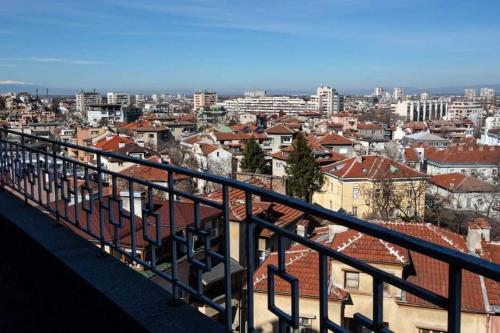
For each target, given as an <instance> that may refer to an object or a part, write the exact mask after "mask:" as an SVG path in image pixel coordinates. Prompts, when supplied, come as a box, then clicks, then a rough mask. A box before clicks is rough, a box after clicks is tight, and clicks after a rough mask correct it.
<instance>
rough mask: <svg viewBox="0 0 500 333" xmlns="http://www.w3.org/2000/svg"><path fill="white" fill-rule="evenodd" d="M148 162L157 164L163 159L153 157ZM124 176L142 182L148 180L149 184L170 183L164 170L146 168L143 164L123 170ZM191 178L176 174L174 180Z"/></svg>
mask: <svg viewBox="0 0 500 333" xmlns="http://www.w3.org/2000/svg"><path fill="white" fill-rule="evenodd" d="M148 161H151V162H156V163H161V159H160V158H159V157H157V156H153V157H151V158H149V159H148ZM120 173H121V174H122V175H125V176H129V177H134V178H137V179H141V180H146V181H149V182H167V181H168V172H167V171H165V170H162V169H158V168H154V167H150V166H146V165H141V164H135V165H132V166H131V167H128V168H126V169H125V170H122V171H121V172H120ZM187 178H189V177H188V176H186V175H182V174H178V173H175V174H174V180H175V181H178V180H183V179H187Z"/></svg>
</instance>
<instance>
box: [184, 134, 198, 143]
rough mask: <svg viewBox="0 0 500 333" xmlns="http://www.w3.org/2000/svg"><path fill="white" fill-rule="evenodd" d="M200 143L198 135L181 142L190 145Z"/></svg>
mask: <svg viewBox="0 0 500 333" xmlns="http://www.w3.org/2000/svg"><path fill="white" fill-rule="evenodd" d="M200 141H201V138H200V137H199V136H198V135H194V136H191V137H189V138H187V139H185V140H183V141H182V142H185V143H187V144H190V145H192V144H195V143H197V142H200Z"/></svg>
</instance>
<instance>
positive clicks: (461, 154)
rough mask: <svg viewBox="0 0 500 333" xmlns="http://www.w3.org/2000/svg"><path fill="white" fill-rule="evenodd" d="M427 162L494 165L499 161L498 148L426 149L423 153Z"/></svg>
mask: <svg viewBox="0 0 500 333" xmlns="http://www.w3.org/2000/svg"><path fill="white" fill-rule="evenodd" d="M425 158H426V160H428V161H435V162H438V163H441V164H459V163H466V164H473V165H478V164H494V165H497V164H498V163H499V161H500V146H469V147H463V146H454V147H449V148H447V149H436V148H428V149H426V152H425Z"/></svg>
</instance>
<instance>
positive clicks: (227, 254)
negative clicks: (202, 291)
mask: <svg viewBox="0 0 500 333" xmlns="http://www.w3.org/2000/svg"><path fill="white" fill-rule="evenodd" d="M222 204H223V207H224V208H223V215H224V289H225V302H226V311H225V321H226V331H227V332H231V331H232V326H233V309H232V305H231V299H232V295H231V292H232V290H231V280H232V279H231V248H230V241H231V235H230V234H229V232H230V229H229V189H228V187H227V186H226V185H224V186H223V187H222Z"/></svg>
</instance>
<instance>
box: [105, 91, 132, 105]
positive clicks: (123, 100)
mask: <svg viewBox="0 0 500 333" xmlns="http://www.w3.org/2000/svg"><path fill="white" fill-rule="evenodd" d="M108 104H119V105H130V95H129V94H127V93H120V92H108Z"/></svg>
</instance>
